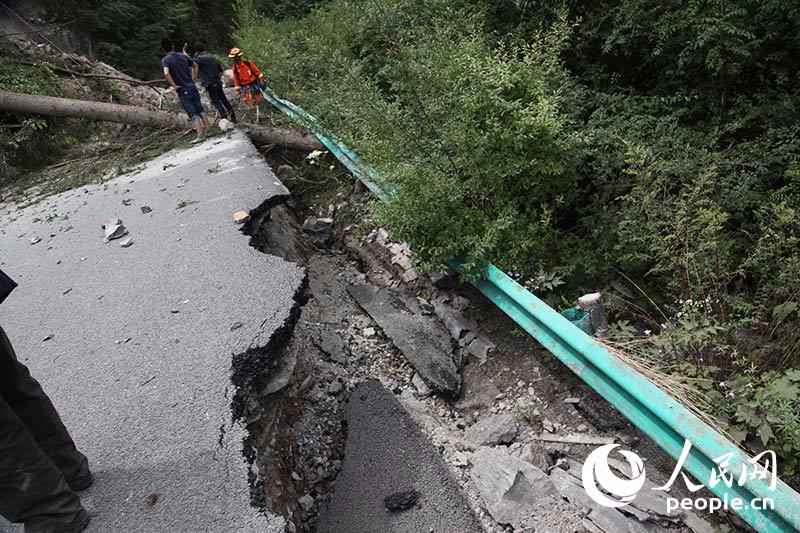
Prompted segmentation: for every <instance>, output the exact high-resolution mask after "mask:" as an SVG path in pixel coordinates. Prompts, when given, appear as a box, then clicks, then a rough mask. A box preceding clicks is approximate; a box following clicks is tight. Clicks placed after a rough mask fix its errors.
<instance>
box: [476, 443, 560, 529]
mask: <svg viewBox="0 0 800 533" xmlns="http://www.w3.org/2000/svg"><path fill="white" fill-rule="evenodd" d="M472 464H473V467H472V471H471V472H470V475H471V477H472V480H473V481H474V482H475V486H476V487H477V488H478V491H479V492H480V494H481V497H482V498H483V501H484V503H485V504H486V508H487V509H488V510H489V514H491V515H492V518H494V519H495V520H496V521H497V522H499V523H501V524H511V525H512V526H513V527H514V529H516V530H522V531H524V530H525V529H526V528H527V527H529V526H530V524H531V522H532V518H533V517H534V516H536V515H537V514H539V513H542V512H545V509H546V507H547V504H548V503H549V498H550V495H551V494H553V493H554V492H555V487H554V486H553V483H552V482H551V481H550V478H549V477H548V476H547V474H545V473H544V472H542V471H541V470H539V469H538V468H536V467H535V466H533V465H532V464H530V463H526V462H525V461H521V460H519V459H515V458H513V457H511V456H510V455H509V454H508V452H507V451H506V450H504V449H501V448H481V449H479V450H478V451H477V452H476V453H475V454H474V455H473V456H472ZM542 507H545V509H543V508H542Z"/></svg>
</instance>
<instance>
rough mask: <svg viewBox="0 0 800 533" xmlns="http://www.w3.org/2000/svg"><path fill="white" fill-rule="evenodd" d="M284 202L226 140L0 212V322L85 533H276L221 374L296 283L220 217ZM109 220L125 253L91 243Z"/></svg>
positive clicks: (267, 177) (243, 144) (272, 181)
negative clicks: (83, 476) (54, 414)
mask: <svg viewBox="0 0 800 533" xmlns="http://www.w3.org/2000/svg"><path fill="white" fill-rule="evenodd" d="M286 193H287V191H286V190H285V189H284V187H283V186H282V185H281V184H280V183H279V182H278V180H277V179H276V178H275V176H274V175H273V174H272V172H271V171H270V170H269V168H268V166H267V165H266V164H265V163H264V162H263V160H262V159H261V157H260V156H259V155H258V153H257V152H256V150H255V149H254V148H253V146H252V144H251V143H250V141H249V140H248V139H247V138H246V137H245V136H244V135H243V134H241V133H234V134H232V135H231V136H229V137H227V138H226V137H217V138H213V139H210V140H208V141H206V142H204V143H202V144H200V145H197V146H195V147H193V148H191V149H186V150H181V151H175V152H170V153H168V154H165V155H163V156H161V157H159V158H157V159H155V160H153V161H151V162H149V163H147V164H146V165H144V166H143V167H142V169H141V170H139V171H134V172H133V173H131V174H127V175H123V176H120V177H119V178H116V179H114V180H113V181H109V182H107V183H106V184H104V185H99V186H98V185H92V186H87V187H82V188H79V189H75V190H72V191H69V192H66V193H63V194H60V195H58V196H53V197H50V198H49V199H47V200H45V201H43V202H41V203H39V204H36V205H33V206H30V207H27V208H24V209H21V210H14V209H10V208H8V207H7V208H5V209H3V210H2V212H0V265H2V269H3V270H4V271H6V272H7V273H8V274H9V275H10V276H12V277H13V278H14V279H15V280H16V281H17V282H18V283H19V288H18V289H17V290H16V291H15V292H14V294H13V295H12V296H11V297H10V298H9V299H8V300H7V301H6V302H5V303H4V304H3V305H2V306H0V321H1V322H2V324H3V327H4V328H5V330H6V332H7V333H8V335H9V337H10V338H11V341H12V342H13V344H14V346H15V348H16V351H17V354H18V356H19V358H20V359H21V360H22V361H23V362H24V363H25V364H27V365H28V366H29V367H30V369H31V372H32V373H33V375H34V376H35V377H36V378H37V379H38V380H39V381H40V382H41V383H42V385H43V386H44V389H45V390H46V391H47V393H48V394H49V395H50V397H51V398H52V400H53V402H54V403H55V405H56V407H57V408H58V410H59V412H60V413H61V416H62V418H63V419H64V422H65V424H66V425H67V427H68V428H69V429H70V431H71V433H72V435H73V437H74V439H75V441H76V443H77V445H78V447H79V449H80V450H82V451H83V452H84V453H85V454H86V455H87V456H88V458H89V462H90V465H91V467H92V470H93V472H94V474H95V478H96V481H95V484H94V486H93V487H92V488H91V489H89V490H88V491H86V492H84V493H82V500H83V502H84V505H85V506H86V508H87V510H88V511H89V513H90V514H91V515H92V522H91V524H90V526H89V529H88V531H103V532H107V531H142V532H150V531H282V530H283V523H282V519H279V518H277V517H274V516H267V517H265V516H263V515H259V514H258V513H257V512H256V510H255V509H254V508H252V507H251V506H250V503H249V487H248V481H247V466H246V464H245V463H244V461H243V458H242V439H243V437H244V435H245V431H244V429H243V428H242V427H241V426H240V425H239V424H238V423H233V422H232V420H231V410H230V401H231V397H232V395H233V390H232V386H231V382H230V369H231V358H232V354H234V353H242V352H244V351H245V350H246V348H247V347H249V346H250V345H251V343H253V344H254V345H256V346H258V345H263V344H266V342H267V340H268V339H269V337H270V335H271V333H272V332H273V331H274V330H275V329H276V328H278V327H279V326H280V325H281V324H282V323H283V321H284V320H285V319H286V318H287V316H288V313H289V310H290V308H291V305H292V303H293V298H294V296H295V292H296V291H297V290H298V288H299V287H300V285H301V282H302V279H303V275H304V274H303V271H302V270H301V269H300V268H299V267H297V266H296V265H295V264H293V263H289V262H287V261H284V260H282V259H280V258H277V257H273V256H269V255H266V254H262V253H259V252H257V251H256V250H254V249H253V248H251V247H250V246H249V245H248V240H249V239H248V237H247V236H245V235H244V234H242V233H241V231H240V226H237V225H235V224H234V222H233V219H232V214H233V213H234V212H236V211H240V210H244V211H248V210H252V209H255V208H256V207H258V206H259V204H261V203H262V202H263V201H265V200H267V199H268V198H270V197H275V196H276V195H282V194H286ZM143 206H147V207H149V208H150V209H151V211H149V212H147V213H144V212H143V211H142V209H141V208H142V207H143ZM145 211H147V210H145ZM113 216H116V217H119V218H121V219H122V221H123V223H124V224H125V226H126V227H127V229H128V230H129V232H130V235H128V236H129V237H131V238H132V239H133V241H134V244H133V245H132V246H131V247H129V248H123V247H121V246H120V245H119V243H120V240H114V241H111V242H108V243H105V242H103V240H102V238H101V237H102V230H101V229H100V224H101V223H102V221H103V220H104V219H105V218H107V217H113ZM32 237H40V238H41V241H40V242H37V243H36V244H30V242H31V238H32ZM236 323H241V326H238V324H236ZM232 325H233V327H232ZM49 336H52V338H49V339H47V338H48V337H49ZM45 339H47V340H45ZM151 492H153V493H155V494H156V495H157V501H156V503H155V504H154V505H152V506H151V505H149V503H148V494H149V493H151ZM6 528H11V531H16V528H15V527H13V526H8V525H6V526H5V528H4V526H3V525H2V524H0V531H3V530H4V529H6Z"/></svg>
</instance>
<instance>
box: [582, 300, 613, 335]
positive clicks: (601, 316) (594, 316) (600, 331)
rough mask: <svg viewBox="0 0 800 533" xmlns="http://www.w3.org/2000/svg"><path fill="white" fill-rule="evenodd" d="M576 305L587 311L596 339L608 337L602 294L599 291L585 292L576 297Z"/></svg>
mask: <svg viewBox="0 0 800 533" xmlns="http://www.w3.org/2000/svg"><path fill="white" fill-rule="evenodd" d="M578 307H580V308H581V309H583V310H584V311H586V312H587V313H589V320H590V321H591V323H592V328H593V329H594V334H595V337H597V338H598V339H607V338H608V318H606V308H605V307H604V306H603V295H602V294H600V293H599V292H593V293H592V294H586V295H584V296H581V297H580V298H578Z"/></svg>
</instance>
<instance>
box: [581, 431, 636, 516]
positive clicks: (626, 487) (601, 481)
mask: <svg viewBox="0 0 800 533" xmlns="http://www.w3.org/2000/svg"><path fill="white" fill-rule="evenodd" d="M618 446H619V444H606V445H604V446H600V447H599V448H597V449H596V450H595V451H593V452H592V453H590V454H589V457H587V458H586V462H584V463H583V472H582V476H581V478H582V480H583V488H584V489H585V490H586V494H588V495H589V497H590V498H591V499H593V500H594V501H596V502H597V503H599V504H600V505H604V506H606V507H622V506H623V505H628V504H629V503H631V502H632V501H633V499H634V498H635V497H636V495H637V494H638V493H639V491H640V490H641V489H642V487H643V486H644V480H645V477H644V465H643V464H642V459H641V457H639V456H638V455H636V454H635V453H633V452H630V451H628V450H620V451H619V453H621V454H622V455H623V456H624V457H625V459H627V460H628V464H630V466H631V479H624V478H618V477H617V476H616V475H615V474H614V473H612V472H611V467H609V465H608V455H609V454H610V453H611V451H612V450H614V448H617V447H618ZM598 485H599V486H600V487H601V488H602V489H603V490H605V491H606V492H608V493H610V494H612V495H614V496H616V497H617V498H618V499H617V500H614V499H611V498H609V497H608V496H606V495H605V494H603V493H602V492H600V489H599V488H598Z"/></svg>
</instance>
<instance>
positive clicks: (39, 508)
mask: <svg viewBox="0 0 800 533" xmlns="http://www.w3.org/2000/svg"><path fill="white" fill-rule="evenodd" d="M90 475H91V474H90V473H89V463H88V461H87V460H86V457H85V456H84V455H83V454H82V453H80V452H79V451H78V450H77V449H76V448H75V443H74V442H73V441H72V438H71V437H70V436H69V433H68V432H67V428H65V427H64V424H63V423H62V422H61V418H60V417H59V416H58V413H57V412H56V410H55V407H53V404H52V403H51V402H50V399H49V398H48V397H47V395H46V394H45V393H44V391H43V390H42V387H41V386H40V385H39V383H38V382H37V381H36V380H35V379H33V377H31V374H30V372H29V371H28V369H27V368H26V367H25V365H23V364H22V363H20V362H19V361H18V360H17V357H16V354H15V353H14V348H13V347H12V346H11V342H10V341H9V340H8V337H7V336H6V334H5V332H4V331H3V329H2V328H0V514H2V515H3V516H4V517H5V518H6V519H7V520H9V521H11V522H22V523H24V524H25V530H26V532H27V531H37V532H38V531H41V532H50V531H53V532H55V531H64V524H69V523H71V522H73V521H74V520H75V519H76V518H77V517H79V516H80V515H81V514H84V513H85V511H84V509H83V506H82V505H81V502H80V499H79V498H78V496H77V494H75V492H74V491H72V489H70V487H69V485H70V484H72V485H73V486H80V483H81V481H82V480H85V479H86V478H87V477H88V476H90Z"/></svg>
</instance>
